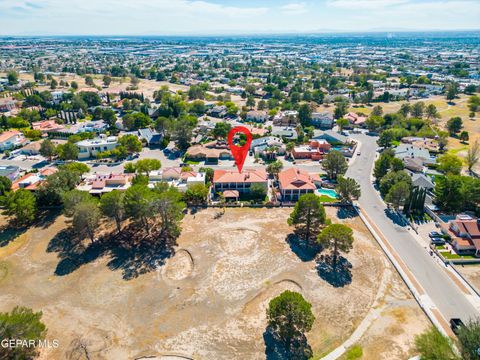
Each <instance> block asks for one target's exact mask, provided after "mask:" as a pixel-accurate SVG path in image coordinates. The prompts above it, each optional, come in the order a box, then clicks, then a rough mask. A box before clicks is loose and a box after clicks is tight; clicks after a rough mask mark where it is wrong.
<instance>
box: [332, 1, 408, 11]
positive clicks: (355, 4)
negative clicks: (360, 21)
mask: <svg viewBox="0 0 480 360" xmlns="http://www.w3.org/2000/svg"><path fill="white" fill-rule="evenodd" d="M408 1H409V0H329V1H328V2H327V5H329V6H332V7H337V8H341V9H381V8H387V7H391V6H395V5H401V4H405V3H407V2H408Z"/></svg>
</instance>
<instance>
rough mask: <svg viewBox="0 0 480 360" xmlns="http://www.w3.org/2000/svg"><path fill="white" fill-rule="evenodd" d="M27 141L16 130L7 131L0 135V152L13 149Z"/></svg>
mask: <svg viewBox="0 0 480 360" xmlns="http://www.w3.org/2000/svg"><path fill="white" fill-rule="evenodd" d="M27 141H28V140H27V139H26V138H25V137H24V136H23V134H22V133H21V132H20V131H18V130H8V131H4V132H3V133H1V134H0V151H5V150H11V149H15V148H17V147H19V146H21V145H22V144H24V143H25V142H27Z"/></svg>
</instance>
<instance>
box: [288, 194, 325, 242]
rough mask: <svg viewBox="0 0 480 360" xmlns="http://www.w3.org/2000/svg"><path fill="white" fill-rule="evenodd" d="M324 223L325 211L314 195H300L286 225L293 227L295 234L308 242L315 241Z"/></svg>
mask: <svg viewBox="0 0 480 360" xmlns="http://www.w3.org/2000/svg"><path fill="white" fill-rule="evenodd" d="M326 223H327V215H326V213H325V209H324V207H323V205H322V203H321V201H320V198H319V197H318V196H316V195H315V194H304V195H301V196H300V198H299V199H298V201H297V203H296V204H295V207H294V208H293V211H292V213H291V214H290V217H289V218H288V225H290V226H295V231H296V233H297V234H298V235H299V236H300V237H302V238H303V239H305V240H307V241H309V242H310V241H315V239H316V237H317V236H318V234H319V233H320V230H321V228H322V227H323V226H324V225H325V224H326Z"/></svg>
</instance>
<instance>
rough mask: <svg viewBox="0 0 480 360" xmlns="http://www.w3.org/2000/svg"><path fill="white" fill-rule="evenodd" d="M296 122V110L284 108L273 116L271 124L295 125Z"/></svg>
mask: <svg viewBox="0 0 480 360" xmlns="http://www.w3.org/2000/svg"><path fill="white" fill-rule="evenodd" d="M297 123H298V111H296V110H286V111H281V112H279V113H278V114H277V115H275V116H274V117H273V125H275V126H296V125H297Z"/></svg>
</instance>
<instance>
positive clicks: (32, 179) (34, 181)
mask: <svg viewBox="0 0 480 360" xmlns="http://www.w3.org/2000/svg"><path fill="white" fill-rule="evenodd" d="M57 171H58V169H57V168H56V167H48V168H45V169H42V170H40V171H39V172H37V173H29V174H26V175H24V176H22V177H20V178H19V179H17V180H15V181H14V182H13V183H12V191H17V190H18V189H25V190H29V191H36V190H37V188H38V186H39V185H40V184H41V183H42V182H44V181H45V180H46V179H47V176H50V175H52V174H55V173H56V172H57Z"/></svg>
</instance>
